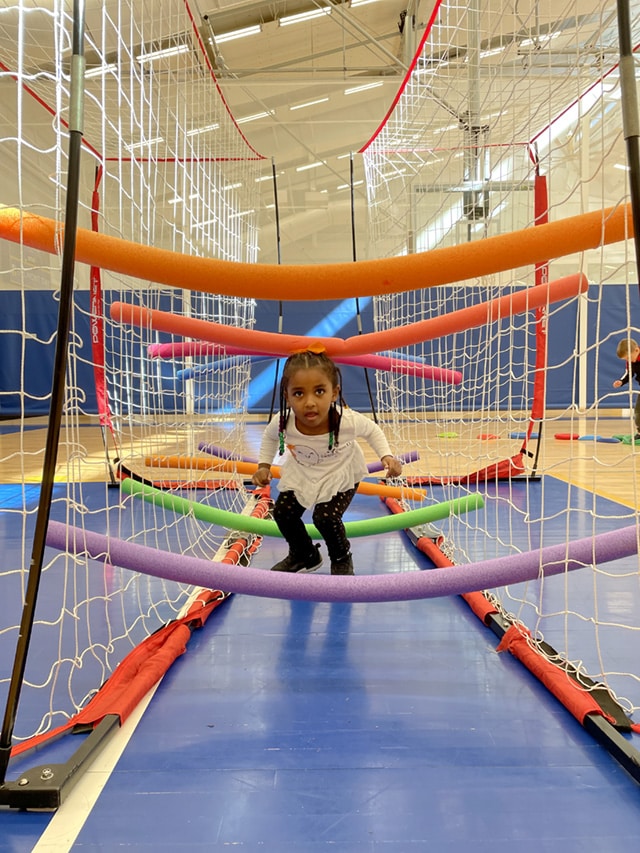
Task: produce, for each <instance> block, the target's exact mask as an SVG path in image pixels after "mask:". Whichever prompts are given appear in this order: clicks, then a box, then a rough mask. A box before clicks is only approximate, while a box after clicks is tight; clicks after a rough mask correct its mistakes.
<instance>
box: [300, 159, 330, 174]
mask: <svg viewBox="0 0 640 853" xmlns="http://www.w3.org/2000/svg"><path fill="white" fill-rule="evenodd" d="M316 166H324V163H323V162H322V160H317V161H316V162H315V163H307V164H306V165H305V166H297V167H296V172H306V170H307V169H315V168H316Z"/></svg>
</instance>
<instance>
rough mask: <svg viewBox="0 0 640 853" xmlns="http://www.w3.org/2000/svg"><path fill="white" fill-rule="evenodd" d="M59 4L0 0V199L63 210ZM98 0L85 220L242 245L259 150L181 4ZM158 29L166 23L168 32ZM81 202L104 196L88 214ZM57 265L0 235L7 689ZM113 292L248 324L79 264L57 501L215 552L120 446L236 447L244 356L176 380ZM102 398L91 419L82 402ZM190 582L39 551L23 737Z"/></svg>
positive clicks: (99, 524)
mask: <svg viewBox="0 0 640 853" xmlns="http://www.w3.org/2000/svg"><path fill="white" fill-rule="evenodd" d="M66 7H67V4H65V3H63V2H55V3H53V4H51V8H49V9H44V8H32V7H30V6H29V7H27V6H26V5H25V4H19V5H16V4H13V3H12V4H9V5H8V6H7V5H5V4H0V43H1V44H2V48H1V49H0V102H1V103H2V108H1V113H0V154H1V158H2V162H3V179H2V189H1V191H0V192H1V197H0V204H1V205H2V207H4V208H16V209H17V210H18V211H19V213H20V214H21V215H23V214H30V213H36V214H39V215H41V216H44V217H47V218H49V219H52V220H56V221H61V220H63V219H64V202H65V187H66V185H67V179H68V175H67V151H68V122H69V115H68V104H69V85H70V77H69V72H70V55H71V32H72V21H71V18H70V13H69V12H68V10H67V9H66ZM110 9H111V10H112V12H111V13H112V14H116V13H115V12H114V11H113V10H116V11H117V15H116V17H110V11H109V9H108V8H107V7H106V4H96V5H95V6H92V7H91V8H90V9H88V10H87V13H86V49H85V56H86V64H87V74H86V86H85V97H84V135H83V140H84V144H83V152H82V160H81V174H80V212H79V226H80V227H81V228H84V229H92V228H93V229H94V230H98V231H100V232H101V233H104V234H108V235H114V236H118V237H122V238H124V239H125V240H127V241H131V243H132V244H136V243H139V244H143V245H151V246H162V247H163V248H166V249H171V250H175V251H177V252H181V253H185V254H190V255H202V256H207V257H216V258H220V259H228V260H234V261H242V262H252V261H255V260H256V252H257V237H256V231H255V218H256V217H255V211H254V210H253V208H252V189H253V187H254V185H255V177H256V169H257V166H258V163H259V162H260V160H261V159H262V158H261V157H260V155H259V154H258V153H257V152H256V151H254V150H253V149H252V148H251V146H250V145H249V144H248V142H247V140H246V139H245V138H244V136H243V135H242V133H241V132H240V130H239V128H238V127H237V126H236V124H235V122H234V120H233V117H232V116H231V115H230V114H229V112H228V110H227V108H226V104H225V102H224V99H223V98H222V96H221V93H220V91H219V89H218V86H217V83H216V80H215V78H214V76H213V74H212V71H211V67H210V65H209V61H208V58H207V52H206V49H205V43H204V41H203V36H202V35H201V34H200V32H199V31H198V29H197V27H196V26H195V24H194V22H193V18H192V15H191V11H190V8H189V4H188V3H187V2H183V0H154V2H152V3H133V2H131V3H127V2H122V3H119V4H117V5H115V4H114V5H112V6H110ZM167 32H170V33H173V34H174V35H173V36H172V37H171V38H170V39H167V38H164V37H163V35H162V34H163V33H167ZM94 190H95V195H94ZM92 208H93V209H94V212H97V211H99V213H97V215H94V217H93V218H92V215H91V212H92ZM130 251H132V252H135V247H134V246H133V245H132V247H131V249H130ZM60 267H61V260H60V258H59V257H56V256H50V255H48V254H45V253H43V252H39V251H36V250H33V249H29V248H27V247H25V246H23V245H21V244H20V243H17V244H16V243H12V242H6V241H0V289H1V290H2V296H3V302H4V304H5V305H6V311H7V313H9V314H11V315H12V322H5V323H4V324H3V330H4V331H3V335H4V342H3V352H6V353H8V354H10V358H9V360H8V361H7V360H5V369H4V371H3V375H4V377H5V379H6V381H5V382H3V385H2V388H1V389H0V414H1V415H2V417H3V418H6V419H10V420H9V426H8V428H7V431H8V434H7V437H6V442H3V451H2V453H0V459H1V465H2V469H3V479H4V481H5V482H7V481H8V482H9V483H11V482H13V483H15V486H13V487H9V486H6V487H3V488H5V489H6V490H8V491H7V492H6V494H7V498H6V500H5V501H4V506H3V509H4V519H5V526H6V533H7V541H8V545H7V547H8V548H9V549H10V553H11V558H10V560H8V561H7V562H6V563H3V566H2V568H1V569H0V581H1V582H2V586H3V597H4V599H5V603H6V604H7V607H6V608H5V609H4V611H3V612H4V613H5V614H7V613H12V614H13V621H12V622H11V621H10V622H9V623H8V624H2V625H0V642H1V644H2V646H1V647H2V660H3V666H2V668H1V670H0V688H1V689H0V696H2V697H4V696H5V693H6V689H5V688H6V686H7V684H8V680H9V674H10V671H11V662H12V660H13V655H14V651H15V646H16V641H17V637H18V624H17V623H18V621H19V618H20V610H21V600H22V597H23V595H24V584H25V578H26V569H27V568H28V565H29V557H30V548H31V538H32V534H33V521H34V516H35V513H36V508H37V492H38V490H37V486H36V485H35V484H37V483H38V482H39V481H40V479H41V471H42V462H43V451H44V432H45V430H46V423H45V422H44V421H43V420H41V421H37V420H30V418H32V417H33V418H35V417H36V416H44V415H46V413H47V412H48V409H49V401H50V393H51V365H52V351H53V347H54V344H55V323H56V319H57V318H56V314H57V304H58V300H59V287H60ZM101 300H102V302H103V304H104V312H103V310H102V305H101V304H100V301H101ZM113 301H122V302H125V303H133V304H139V305H143V306H145V307H147V308H162V309H164V310H171V311H174V312H176V313H179V314H184V315H187V316H190V317H195V318H206V319H210V320H215V321H217V322H219V323H224V324H232V325H234V326H237V327H251V326H252V325H253V322H254V302H253V301H252V300H249V299H235V298H228V297H225V298H222V297H218V296H216V295H208V294H202V293H192V292H190V291H189V282H188V281H185V282H184V289H183V290H178V289H170V288H161V287H159V286H156V285H155V284H153V283H150V282H146V281H140V280H137V279H132V278H128V277H126V276H123V275H117V274H112V273H106V272H102V275H101V278H100V279H96V278H94V280H93V281H92V282H91V287H90V274H89V267H87V266H85V265H82V264H78V265H77V266H76V275H75V293H74V312H73V320H72V324H73V328H72V333H71V340H70V345H69V367H68V376H67V392H66V406H65V415H64V422H63V425H62V436H61V442H60V449H59V464H58V470H57V473H56V485H55V486H54V495H53V498H54V500H53V507H52V517H53V518H55V519H58V520H60V521H65V522H67V523H69V524H70V525H73V526H76V527H84V528H86V529H89V530H91V529H95V530H100V531H102V530H105V529H106V530H108V532H109V534H110V535H112V536H116V537H119V538H123V539H129V538H131V537H133V536H134V533H135V538H136V541H137V542H139V543H141V544H145V545H148V546H151V547H157V548H163V549H165V550H168V549H172V550H175V551H178V552H181V553H185V554H193V555H197V556H202V557H205V558H211V557H212V556H213V555H214V554H215V553H216V552H217V550H218V548H219V547H220V545H221V544H222V542H223V539H224V537H225V536H226V534H225V531H224V530H223V529H221V528H217V529H215V530H214V529H213V528H212V526H211V525H205V524H201V523H198V522H197V521H195V520H194V519H193V518H182V517H179V516H176V515H174V514H172V513H163V512H162V511H160V510H158V509H156V508H154V507H151V506H148V505H144V506H139V505H138V502H134V501H131V500H130V501H129V502H127V501H125V500H124V499H123V497H122V496H121V495H120V493H119V489H118V488H117V483H116V481H117V467H116V464H115V462H114V459H115V458H116V457H117V458H119V459H120V460H121V462H122V464H123V465H124V466H125V467H126V468H127V469H128V470H132V471H133V472H134V473H137V474H140V475H144V476H147V477H148V479H152V480H162V481H164V480H166V479H168V477H170V476H171V472H166V471H164V472H162V471H154V470H145V465H144V462H145V456H147V455H149V454H158V453H160V454H171V453H176V452H181V453H185V452H190V451H194V450H196V449H197V445H198V443H199V442H200V441H209V442H210V441H220V440H221V439H222V438H223V439H224V443H225V445H226V446H227V447H229V448H233V447H234V446H237V445H239V442H240V441H241V440H242V429H243V423H244V419H245V408H246V404H245V397H246V387H247V383H248V379H249V367H250V366H249V361H248V359H246V358H240V357H235V358H233V359H228V360H227V361H226V365H225V367H224V369H221V370H218V371H215V372H209V373H207V374H206V375H205V377H204V378H201V379H199V380H198V381H195V380H188V379H187V380H183V379H182V378H181V377H180V376H179V375H178V368H179V367H185V366H190V364H191V363H192V362H190V361H189V360H188V359H187V360H184V361H182V362H180V363H179V364H178V365H177V366H176V365H175V364H174V363H173V362H170V363H167V362H166V361H165V362H163V361H161V360H159V359H154V358H151V357H150V356H149V350H148V347H149V345H151V344H154V343H157V342H158V341H169V340H171V338H170V336H168V335H158V334H157V333H153V332H151V331H150V330H149V329H147V328H137V327H126V326H121V325H119V324H116V323H113V322H111V321H110V319H109V305H110V303H111V302H113ZM96 387H97V389H98V390H97V392H96V391H95V390H94V389H96ZM94 393H97V400H96V399H94V398H93V396H92V395H93V394H94ZM96 408H97V410H98V411H99V412H100V413H101V415H100V418H98V417H96V416H95V415H93V416H92V417H89V416H88V415H87V413H88V412H95V411H96ZM5 446H6V450H5V449H4V447H5ZM173 473H174V475H175V472H173ZM178 476H179V477H180V479H181V480H188V481H190V482H191V484H193V483H194V481H195V480H196V479H198V480H199V481H205V480H206V479H207V478H206V477H205V476H204V475H202V474H199V473H197V472H189V471H182V472H179V474H178ZM209 479H210V478H209ZM30 484H33V485H30ZM222 485H224V484H222ZM230 485H231V486H237V485H239V486H240V487H239V488H237V487H234V488H219V486H220V483H219V481H216V482H208V481H207V482H200V483H199V492H198V495H199V498H200V499H201V500H207V499H208V498H209V496H210V494H211V493H212V489H213V490H215V502H216V504H217V505H219V506H222V507H224V508H226V509H234V510H239V509H241V508H242V507H243V506H244V504H245V499H244V491H243V489H242V486H241V484H236V483H235V482H231V484H230ZM18 531H19V533H18ZM192 594H193V590H192V589H190V588H188V587H186V586H183V585H179V584H174V583H161V582H159V581H156V580H153V579H149V578H144V577H139V576H137V575H135V574H133V573H130V572H124V573H123V572H120V571H116V570H107V572H106V574H105V575H104V577H103V576H102V572H101V571H98V572H97V573H96V571H95V565H94V566H93V567H92V565H91V564H89V565H87V564H86V561H83V560H81V559H78V560H75V559H73V558H71V557H70V556H69V555H66V554H61V553H54V552H51V551H49V550H47V552H46V555H45V565H44V571H43V578H42V586H41V601H42V602H43V603H42V604H39V606H38V609H37V613H36V624H35V628H34V638H35V639H34V641H35V642H36V643H37V647H38V648H50V649H51V650H52V655H51V658H50V659H45V656H44V655H42V654H40V655H37V656H36V658H35V659H34V660H30V661H29V664H28V667H27V675H26V680H25V683H24V687H23V689H22V697H23V698H22V705H23V706H24V708H25V709H29V710H28V711H26V712H25V713H22V714H19V716H18V720H17V725H16V730H15V734H16V737H18V738H20V739H21V738H24V737H27V736H29V735H31V734H33V733H34V732H42V731H46V730H47V729H49V728H51V727H55V726H56V725H59V724H60V723H62V722H63V721H64V720H65V719H66V718H67V717H68V716H70V715H72V714H73V713H74V712H75V711H76V710H77V709H78V708H80V707H82V706H83V705H84V704H85V703H86V701H87V699H88V698H89V697H90V696H91V695H92V694H93V693H94V692H95V691H96V690H97V689H98V688H99V687H100V685H101V684H102V683H103V682H104V680H105V679H106V678H107V677H108V676H109V674H110V673H111V672H112V670H113V669H114V667H115V666H116V665H117V664H118V662H119V661H120V660H121V659H122V658H123V657H124V655H125V654H126V653H127V652H129V651H130V650H131V648H132V647H134V646H135V645H136V644H137V643H138V642H139V641H140V640H141V639H143V638H144V637H145V636H147V635H148V634H150V633H152V632H153V631H155V630H156V629H157V628H158V627H159V625H161V624H162V623H163V622H166V621H167V620H169V619H171V618H173V617H175V616H176V614H178V613H179V612H180V611H181V610H182V608H183V607H184V606H185V605H186V604H187V602H188V600H189V599H190V597H191V595H192ZM10 603H11V605H12V606H9V604H10ZM43 688H44V689H43ZM34 691H39V698H37V699H36V698H34ZM34 708H39V709H40V710H39V711H34V710H32V709H34Z"/></svg>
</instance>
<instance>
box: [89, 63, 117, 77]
mask: <svg viewBox="0 0 640 853" xmlns="http://www.w3.org/2000/svg"><path fill="white" fill-rule="evenodd" d="M117 67H118V66H117V65H116V63H115V62H108V63H106V64H105V65H97V66H96V67H95V68H88V69H87V70H86V71H85V72H84V77H85V80H86V79H88V78H89V77H101V76H102V75H103V74H106V73H107V71H115V69H116V68H117Z"/></svg>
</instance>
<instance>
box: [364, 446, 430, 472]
mask: <svg viewBox="0 0 640 853" xmlns="http://www.w3.org/2000/svg"><path fill="white" fill-rule="evenodd" d="M419 458H420V454H419V453H418V451H417V450H410V451H409V452H408V453H399V454H398V459H400V460H401V461H402V462H404V463H405V464H407V465H408V464H409V462H415V461H416V460H417V459H419ZM383 468H384V465H383V464H382V462H379V461H378V462H369V463H368V465H367V469H368V471H369V473H370V474H374V473H375V472H376V471H382V469H383Z"/></svg>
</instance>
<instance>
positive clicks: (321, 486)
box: [260, 409, 391, 509]
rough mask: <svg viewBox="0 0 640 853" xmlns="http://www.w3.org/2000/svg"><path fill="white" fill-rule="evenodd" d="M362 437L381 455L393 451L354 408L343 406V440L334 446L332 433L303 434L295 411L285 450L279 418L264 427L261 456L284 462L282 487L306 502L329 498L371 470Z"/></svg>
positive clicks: (353, 484)
mask: <svg viewBox="0 0 640 853" xmlns="http://www.w3.org/2000/svg"><path fill="white" fill-rule="evenodd" d="M359 438H363V439H364V440H365V441H366V442H367V443H368V444H369V446H370V447H371V448H372V449H373V450H374V452H375V453H376V454H377V456H378V458H379V459H381V458H382V457H383V456H390V455H391V451H390V449H389V444H388V443H387V439H386V437H385V434H384V433H383V432H382V430H381V429H380V427H379V426H378V425H377V424H376V423H374V421H372V420H370V419H369V418H367V417H365V416H364V415H363V414H361V413H360V412H355V411H353V409H344V410H343V412H342V420H341V421H340V431H339V435H338V445H337V446H336V447H333V448H332V449H331V450H329V433H325V434H324V435H303V434H302V433H301V432H299V431H298V429H297V428H296V425H295V416H294V414H293V412H292V413H291V414H290V415H289V419H288V421H287V426H286V432H285V448H286V450H285V453H284V455H282V456H280V455H279V447H278V418H277V417H275V418H273V419H272V420H271V421H270V422H269V424H268V425H267V428H266V429H265V431H264V435H263V437H262V444H261V446H260V461H261V462H267V461H273V464H274V465H279V466H280V469H281V471H280V482H279V485H278V488H279V489H280V491H281V492H283V491H287V490H291V491H293V492H294V494H295V496H296V499H297V501H298V503H300V504H301V505H302V506H304V507H306V508H307V509H308V508H309V507H312V506H314V505H315V504H317V503H324V502H325V501H328V500H330V499H331V498H332V497H333V496H334V495H335V494H337V493H338V492H345V491H347V490H348V489H352V488H353V487H354V486H355V484H356V483H359V482H360V480H362V478H363V477H366V476H367V474H368V473H369V472H368V470H367V465H366V462H365V459H364V453H363V452H362V448H361V447H360V445H359V444H358V439H359Z"/></svg>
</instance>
